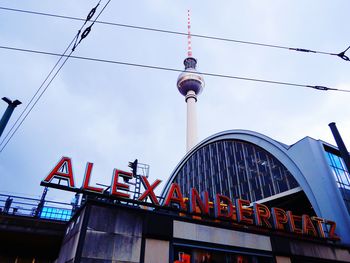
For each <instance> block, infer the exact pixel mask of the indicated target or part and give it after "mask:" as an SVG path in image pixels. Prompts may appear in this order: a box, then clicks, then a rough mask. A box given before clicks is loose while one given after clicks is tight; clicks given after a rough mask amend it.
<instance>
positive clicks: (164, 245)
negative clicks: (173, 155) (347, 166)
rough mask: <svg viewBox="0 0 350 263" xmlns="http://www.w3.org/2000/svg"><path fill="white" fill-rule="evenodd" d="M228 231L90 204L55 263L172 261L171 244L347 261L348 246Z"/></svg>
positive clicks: (285, 262)
mask: <svg viewBox="0 0 350 263" xmlns="http://www.w3.org/2000/svg"><path fill="white" fill-rule="evenodd" d="M163 212H164V211H163ZM227 227H228V226H227V225H226V227H225V228H223V227H222V226H220V224H211V225H208V223H205V222H201V221H193V220H190V219H186V218H182V217H178V216H176V215H174V214H172V213H159V212H157V211H146V210H143V209H138V208H128V207H125V206H119V205H108V204H104V203H97V202H89V203H88V204H87V206H86V207H85V208H84V209H83V210H82V211H81V213H80V215H79V216H78V217H76V218H74V219H72V220H71V221H70V222H69V226H68V229H69V230H68V229H67V232H66V237H65V239H64V242H63V245H62V248H61V252H60V257H59V258H58V260H57V262H58V263H67V262H76V263H78V262H88V263H89V262H96V263H102V262H103V263H119V262H120V263H134V262H144V263H163V262H171V261H172V253H173V252H174V247H173V245H174V244H181V246H185V247H186V246H187V244H188V246H189V247H196V246H197V247H201V248H205V247H207V248H208V249H219V250H220V249H224V250H225V251H230V249H231V248H232V251H235V253H240V252H239V251H243V252H244V253H252V254H258V255H265V256H270V257H275V259H276V262H277V263H290V262H293V260H298V261H297V262H304V261H303V260H306V259H310V258H312V259H313V260H315V259H316V260H317V259H319V260H320V262H323V261H321V260H324V259H326V260H328V261H330V262H350V247H339V246H336V245H332V244H326V243H325V242H321V241H320V240H316V241H312V240H310V241H307V240H300V239H302V237H294V238H293V237H292V238H290V237H288V238H287V237H283V236H280V235H278V233H268V232H265V233H264V234H262V233H259V232H255V233H250V232H247V229H248V228H246V229H245V231H241V230H234V229H228V228H227ZM294 262H296V261H294ZM316 262H317V261H316Z"/></svg>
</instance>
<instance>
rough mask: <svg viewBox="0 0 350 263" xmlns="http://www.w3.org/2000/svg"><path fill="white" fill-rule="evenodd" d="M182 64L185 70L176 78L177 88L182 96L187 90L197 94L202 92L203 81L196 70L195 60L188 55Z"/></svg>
mask: <svg viewBox="0 0 350 263" xmlns="http://www.w3.org/2000/svg"><path fill="white" fill-rule="evenodd" d="M184 64H185V70H184V71H183V72H182V73H181V74H180V75H179V77H178V78H177V88H178V90H179V91H180V93H181V94H182V95H183V96H186V95H187V93H188V92H189V91H193V92H194V93H195V94H196V95H198V94H200V93H201V92H202V90H203V87H204V85H205V83H204V79H203V77H202V75H201V74H199V73H198V72H197V70H196V64H197V60H196V59H195V58H193V57H188V58H186V59H185V61H184Z"/></svg>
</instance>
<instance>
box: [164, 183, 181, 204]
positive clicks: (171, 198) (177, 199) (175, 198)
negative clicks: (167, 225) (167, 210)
mask: <svg viewBox="0 0 350 263" xmlns="http://www.w3.org/2000/svg"><path fill="white" fill-rule="evenodd" d="M174 194H175V195H174ZM171 203H177V204H179V205H180V207H181V209H182V210H185V209H186V204H185V202H184V198H183V197H182V193H181V190H180V186H179V185H178V184H177V183H172V184H171V186H170V190H169V192H168V194H167V196H166V198H165V203H164V205H165V206H169V205H170V204H171Z"/></svg>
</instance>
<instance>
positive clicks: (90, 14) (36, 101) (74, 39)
mask: <svg viewBox="0 0 350 263" xmlns="http://www.w3.org/2000/svg"><path fill="white" fill-rule="evenodd" d="M100 2H101V0H100V1H99V2H98V4H97V5H96V6H95V7H94V8H93V9H92V10H91V11H90V13H89V14H88V16H87V18H86V19H85V21H84V24H83V25H82V26H81V28H80V29H79V30H78V34H77V35H76V36H75V37H74V38H73V40H72V41H71V42H70V43H69V45H68V46H67V48H66V50H65V51H64V53H63V54H56V55H58V56H60V58H59V59H58V61H57V62H56V64H55V65H54V67H53V68H52V69H51V71H50V73H49V74H48V75H47V76H46V78H45V79H44V81H43V82H42V84H41V85H40V87H39V88H38V90H37V91H36V92H35V94H34V95H33V96H32V98H31V100H30V101H29V103H28V104H27V106H26V107H25V109H24V110H23V111H22V112H21V114H20V116H19V117H18V118H17V120H16V121H15V123H14V124H13V125H12V127H11V129H10V130H9V132H8V133H7V134H6V136H5V137H4V139H3V140H2V141H1V143H0V147H1V146H2V145H3V146H2V148H1V149H0V153H1V152H2V151H3V150H4V148H5V147H6V145H7V144H8V143H9V142H10V140H11V139H12V137H13V136H14V135H15V133H16V132H17V130H18V129H19V127H20V126H21V125H22V123H23V122H24V120H25V119H26V118H27V116H28V115H29V113H30V112H31V111H32V110H33V108H34V106H35V105H36V104H37V103H38V101H39V100H40V98H41V97H42V95H43V94H44V93H45V92H46V90H47V89H48V87H49V86H50V84H51V83H52V81H53V80H54V79H55V78H56V76H57V75H58V73H59V72H60V70H61V69H62V67H63V66H64V64H65V63H66V62H67V60H68V59H69V58H70V57H71V55H72V53H73V52H74V50H75V48H76V47H77V46H78V45H79V44H80V42H81V41H82V40H83V39H84V38H85V37H87V35H88V34H89V32H90V30H91V27H92V26H93V25H94V23H95V22H96V20H97V18H98V17H99V16H100V15H101V14H102V12H103V11H104V10H105V8H106V7H107V6H108V4H109V3H110V2H111V0H108V2H107V3H106V4H105V5H104V7H103V8H102V10H101V11H100V13H99V14H98V15H97V17H96V18H95V20H94V21H93V22H92V24H91V25H90V26H89V27H88V28H87V29H85V31H84V32H83V34H82V35H81V39H80V41H79V42H78V43H77V41H76V40H77V39H78V37H79V35H80V32H81V30H82V29H83V28H84V26H85V25H86V23H87V22H88V21H89V20H90V19H91V18H92V16H93V15H94V13H95V11H96V8H97V7H98V6H99V4H100ZM86 32H87V33H86ZM74 41H75V43H74V46H73V48H72V50H71V52H70V53H69V55H66V52H67V51H68V49H69V48H70V46H71V45H72V44H73V42H74ZM64 57H65V58H66V59H65V60H64V61H63V62H62V64H61V66H60V67H59V68H58V70H57V71H56V73H55V74H54V75H53V77H52V78H51V80H50V81H49V82H48V83H47V85H46V87H45V88H44V90H43V91H42V92H41V93H40V95H39V97H37V99H36V100H35V101H34V103H33V105H32V106H31V107H30V109H29V110H28V112H27V113H26V115H25V116H24V117H23V119H22V120H21V122H20V123H19V124H18V126H17V127H16V129H15V130H14V131H13V133H12V134H11V136H10V137H9V138H8V140H7V141H6V143H5V140H6V138H7V137H8V136H9V135H10V133H11V132H12V130H13V129H14V127H15V126H16V125H17V123H18V121H19V120H20V119H21V117H22V116H23V114H24V113H25V111H26V110H27V109H28V107H29V105H30V104H31V103H32V102H33V100H34V98H35V97H36V95H37V94H38V93H39V91H40V90H41V88H42V87H43V85H44V84H45V82H46V81H47V80H48V79H49V77H50V76H51V74H52V73H53V71H54V70H55V68H56V67H57V66H58V64H59V63H60V61H61V60H62V58H64Z"/></svg>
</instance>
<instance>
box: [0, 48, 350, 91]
mask: <svg viewBox="0 0 350 263" xmlns="http://www.w3.org/2000/svg"><path fill="white" fill-rule="evenodd" d="M0 49H7V50H13V51H20V52H28V53H34V54H41V55H49V56H61V55H60V54H57V53H53V52H45V51H39V50H32V49H22V48H15V47H7V46H0ZM65 56H67V55H65ZM70 58H73V59H80V60H88V61H94V62H102V63H109V64H118V65H124V66H133V67H141V68H149V69H157V70H165V71H173V72H183V70H181V69H174V68H167V67H159V66H151V65H144V64H137V63H129V62H123V61H116V60H107V59H99V58H92V57H83V56H70ZM198 73H199V74H202V75H204V76H211V77H220V78H229V79H238V80H246V81H254V82H263V83H268V84H277V85H286V86H295V87H303V88H311V89H316V90H321V91H328V90H333V91H340V92H350V90H344V89H336V88H329V87H325V86H313V85H305V84H297V83H291V82H282V81H275V80H265V79H257V78H247V77H239V76H232V75H223V74H216V73H209V72H198Z"/></svg>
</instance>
